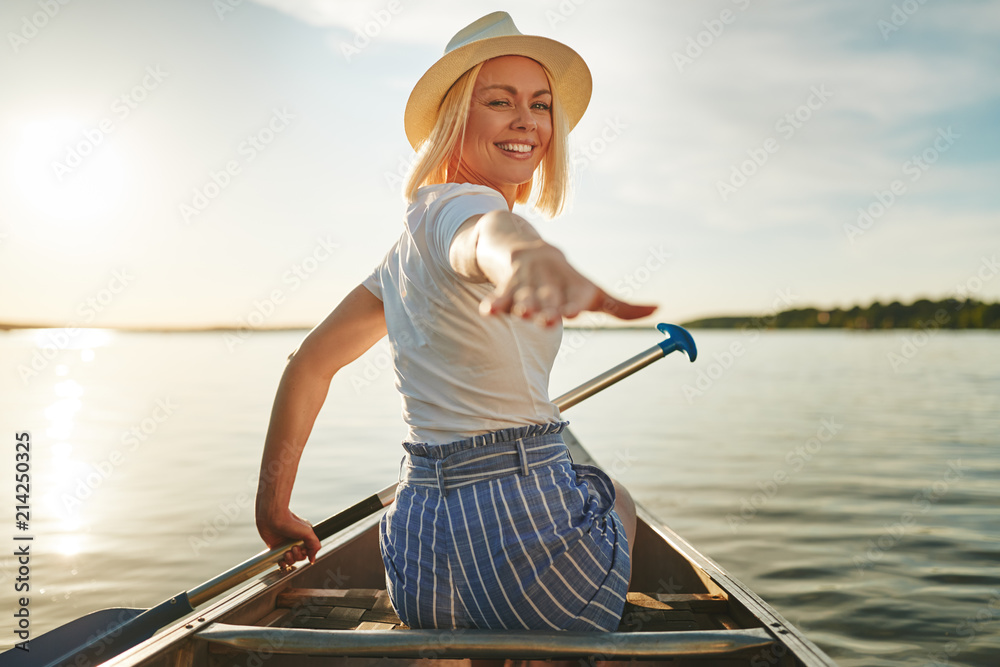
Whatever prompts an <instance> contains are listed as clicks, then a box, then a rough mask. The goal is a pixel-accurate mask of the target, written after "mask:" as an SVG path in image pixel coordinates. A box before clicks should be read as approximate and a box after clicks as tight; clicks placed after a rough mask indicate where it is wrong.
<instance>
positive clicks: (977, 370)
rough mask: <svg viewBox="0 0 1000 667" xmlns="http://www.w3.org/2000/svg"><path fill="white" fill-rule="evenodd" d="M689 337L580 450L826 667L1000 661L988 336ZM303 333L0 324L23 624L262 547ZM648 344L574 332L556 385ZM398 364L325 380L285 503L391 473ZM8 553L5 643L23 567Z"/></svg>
mask: <svg viewBox="0 0 1000 667" xmlns="http://www.w3.org/2000/svg"><path fill="white" fill-rule="evenodd" d="M693 333H694V335H695V338H696V340H697V342H698V346H699V352H700V357H699V359H698V361H697V362H696V363H694V364H690V363H688V361H687V360H686V358H684V357H683V356H682V355H680V354H674V355H671V356H670V357H668V358H667V359H665V360H663V361H660V362H658V363H657V364H655V365H653V366H652V367H650V368H648V369H646V370H644V371H642V372H641V373H639V374H637V375H635V376H633V377H631V378H629V379H627V380H625V381H624V382H623V383H622V384H619V385H616V386H615V387H612V388H610V389H608V390H606V391H604V392H603V393H601V394H599V395H597V396H595V397H593V398H591V399H588V400H587V401H586V402H585V403H584V404H581V405H579V406H577V407H575V408H572V409H571V410H569V411H567V413H566V416H567V418H568V419H569V420H570V421H571V428H572V429H573V431H574V433H575V434H576V435H577V437H578V438H580V440H581V441H582V442H583V444H584V445H585V446H587V447H588V449H589V450H590V451H591V453H592V454H593V455H594V456H595V458H597V459H598V461H601V462H602V463H603V464H604V465H605V467H606V468H607V469H609V470H610V471H611V472H612V474H613V475H614V476H616V477H617V478H619V479H620V480H622V481H623V482H625V484H626V485H627V486H628V487H629V488H630V489H631V491H632V493H633V495H634V496H635V497H636V499H637V500H638V501H639V502H640V503H642V504H643V505H645V506H646V507H647V508H648V509H649V510H651V511H652V512H653V513H654V514H656V515H658V516H659V517H660V518H661V519H663V520H664V521H665V522H666V523H668V524H669V525H670V526H671V527H673V528H674V529H675V530H677V531H678V532H680V533H681V534H682V535H684V536H685V537H686V538H687V539H688V540H689V541H691V542H692V543H693V544H694V545H695V546H697V547H698V548H699V549H700V550H702V551H703V552H704V553H705V554H706V555H708V556H710V557H711V558H713V559H715V560H716V561H718V562H719V563H720V564H721V565H722V566H723V567H725V568H727V569H728V570H729V571H730V572H731V573H732V574H734V575H735V576H736V577H738V578H740V579H742V580H743V581H744V582H746V583H747V584H748V585H749V586H750V587H751V588H753V589H754V590H755V591H757V592H758V593H759V594H760V595H761V596H762V597H763V598H764V599H765V600H767V601H768V602H769V603H771V604H772V605H773V606H774V607H775V608H776V609H777V610H778V611H779V612H780V613H782V614H783V615H784V616H785V617H786V618H788V619H789V620H790V621H791V622H793V623H794V624H796V625H797V626H799V627H800V628H801V629H802V630H803V631H804V632H805V633H806V634H807V635H808V636H810V637H811V638H812V639H813V640H814V641H815V642H816V643H817V644H819V645H820V646H821V647H823V648H824V649H825V650H826V651H827V652H829V654H830V655H831V656H832V657H833V658H834V659H835V660H837V661H838V662H839V663H840V664H843V665H936V664H951V665H991V666H992V665H997V664H1000V335H997V334H996V333H988V332H940V333H936V334H933V335H928V334H926V333H920V332H913V331H893V332H877V333H872V332H819V331H806V332H798V331H794V332H793V331H779V332H764V333H760V334H758V333H757V332H753V331H749V332H740V331H694V332H693ZM302 335H303V333H302V332H268V333H264V332H258V333H253V334H251V335H249V336H248V337H245V338H240V337H237V336H234V335H233V334H225V333H191V334H188V333H184V334H152V333H150V334H142V333H120V332H112V331H83V332H79V333H78V334H76V335H72V336H67V335H65V332H59V331H15V332H8V333H0V371H2V373H3V374H2V375H0V411H2V412H0V426H2V429H0V433H2V434H3V437H4V438H5V439H6V441H7V444H6V445H5V446H4V448H3V451H4V452H5V457H6V459H7V460H6V461H5V462H4V463H3V464H2V467H0V469H2V470H4V471H6V472H4V474H3V475H2V478H3V479H6V480H7V482H6V484H7V485H8V486H7V488H6V489H2V491H3V495H4V501H3V507H4V508H5V509H4V511H3V513H2V514H3V516H4V517H7V519H8V520H10V521H11V523H10V524H8V525H9V526H10V527H9V528H8V529H7V530H6V531H3V532H4V533H6V536H2V535H0V540H10V542H9V543H8V544H10V545H13V544H14V542H13V539H12V538H13V536H14V535H15V534H19V531H18V530H16V529H15V527H14V525H13V511H14V510H13V504H14V501H13V500H12V496H14V492H15V489H14V484H13V481H12V474H11V473H12V471H13V469H14V465H15V461H14V434H15V433H16V432H20V431H28V432H30V434H31V438H32V450H31V456H32V459H31V466H32V468H31V471H32V473H31V474H32V479H31V498H30V504H31V520H30V528H29V531H28V532H29V533H30V534H32V535H34V538H35V539H34V542H33V543H32V561H31V573H30V577H31V580H30V585H31V592H30V595H31V603H30V609H31V622H32V624H31V629H32V636H37V635H39V634H41V633H42V632H44V631H45V630H48V629H51V628H52V627H55V626H58V625H60V624H62V623H64V622H66V621H69V620H71V619H73V618H75V617H77V616H79V615H81V614H83V613H86V612H88V611H91V610H93V609H97V608H102V607H111V606H138V607H146V606H152V605H154V604H156V603H158V602H160V601H162V600H163V599H165V598H168V597H170V596H171V595H173V594H174V593H177V592H179V591H182V590H186V589H188V588H191V587H193V586H195V585H197V584H199V583H201V582H202V581H204V580H206V579H209V578H210V577H212V576H213V575H215V574H217V573H218V572H220V571H222V570H223V569H225V568H228V567H230V566H232V565H234V564H236V563H238V562H240V561H242V560H243V559H245V558H246V557H248V556H250V555H252V554H253V553H255V552H257V551H258V550H259V549H260V548H261V546H262V545H261V544H260V543H259V542H258V538H257V536H256V532H255V530H254V527H253V513H252V497H253V493H254V489H255V474H256V471H257V467H258V464H259V460H260V452H261V447H262V442H263V437H264V433H265V430H266V427H267V420H268V415H269V411H270V406H271V401H272V399H273V396H274V390H275V388H276V387H277V383H278V378H279V376H280V374H281V370H282V367H283V364H284V359H285V357H286V356H287V354H288V352H289V351H291V350H292V349H293V348H294V347H295V345H296V344H297V342H298V340H299V339H300V338H301V337H302ZM53 336H55V337H56V338H57V340H54V341H53ZM59 336H64V337H63V338H59ZM659 338H660V335H659V334H658V333H657V332H655V331H653V330H650V331H649V332H645V331H596V332H592V331H567V332H566V336H565V339H564V349H563V353H562V354H561V355H560V358H559V361H558V364H557V366H556V368H555V370H554V372H553V377H552V383H551V386H552V392H553V394H554V395H555V394H558V393H561V392H562V391H564V390H566V389H569V388H571V387H573V386H575V385H576V384H578V383H580V382H582V381H584V380H586V379H588V378H590V377H592V376H594V375H596V374H598V373H599V372H601V371H603V370H605V369H607V368H608V367H610V366H612V365H614V364H616V363H618V362H619V361H621V360H623V359H625V358H627V357H629V356H631V355H633V354H635V353H637V352H639V351H641V350H644V349H646V348H647V347H649V346H650V345H652V344H654V343H656V342H658V340H659ZM387 361H388V356H387V353H386V348H385V347H384V343H383V344H380V345H379V346H376V347H375V348H373V350H372V351H370V352H369V353H368V354H367V355H366V356H365V357H364V358H362V359H361V360H359V361H358V362H356V363H355V364H354V365H352V366H350V367H348V368H347V369H345V370H344V371H343V372H342V373H341V374H340V375H339V376H338V377H337V378H335V380H334V383H333V386H332V388H331V391H330V396H329V398H328V400H327V404H326V407H325V408H324V410H323V412H322V413H321V415H320V418H319V420H318V422H317V425H316V428H315V430H314V432H313V436H312V439H311V441H310V445H309V447H308V448H307V449H306V454H305V458H304V461H303V464H302V466H301V468H300V475H299V480H298V482H297V485H296V491H295V494H294V497H293V509H294V510H295V511H296V512H298V513H299V514H300V515H302V516H305V517H307V518H309V519H311V520H313V521H318V520H320V519H322V518H325V517H326V516H328V515H330V514H333V513H334V512H336V511H337V510H338V509H341V508H343V507H346V506H347V505H349V504H351V503H353V502H355V501H356V500H358V499H359V498H360V497H362V496H363V495H368V494H370V493H372V492H374V491H376V490H378V489H381V488H383V487H385V486H386V485H388V484H389V483H391V482H392V481H394V480H395V476H396V472H397V468H398V461H399V456H400V454H401V450H400V449H399V446H398V442H399V440H400V438H401V437H402V435H403V433H404V430H403V426H402V422H401V421H400V418H399V399H398V397H397V396H396V394H395V390H394V389H393V386H392V377H391V376H392V373H391V372H390V371H387V370H385V366H386V362H387ZM32 364H34V368H33V371H32V374H28V373H25V372H24V370H25V369H30V368H32ZM19 368H20V371H19ZM6 508H10V509H6ZM11 551H12V549H9V548H3V549H2V553H5V554H9V553H10V552H11ZM0 563H2V569H0V592H2V597H0V604H2V609H3V611H4V613H3V618H4V619H5V620H4V621H3V622H2V623H0V645H4V646H9V645H10V644H12V641H13V627H12V616H11V612H12V611H13V610H14V608H15V601H14V584H15V577H16V569H15V563H14V560H13V559H12V558H11V557H10V556H5V557H4V558H2V559H0Z"/></svg>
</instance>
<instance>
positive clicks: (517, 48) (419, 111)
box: [403, 12, 592, 149]
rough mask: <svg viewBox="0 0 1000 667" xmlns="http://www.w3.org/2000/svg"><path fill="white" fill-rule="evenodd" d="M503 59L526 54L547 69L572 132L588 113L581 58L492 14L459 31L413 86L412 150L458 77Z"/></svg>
mask: <svg viewBox="0 0 1000 667" xmlns="http://www.w3.org/2000/svg"><path fill="white" fill-rule="evenodd" d="M500 56H526V57H528V58H531V59H532V60H536V61H538V62H539V63H541V64H542V65H544V66H545V67H546V68H547V69H548V70H549V72H550V73H551V74H552V78H553V79H554V81H553V82H552V85H553V86H554V87H555V89H556V95H557V96H558V98H559V103H560V104H561V105H562V108H563V109H564V110H565V112H566V117H567V118H568V119H569V127H570V129H573V127H574V126H575V125H576V124H577V122H578V121H579V120H580V118H581V117H582V116H583V112H584V111H586V110H587V104H588V103H589V102H590V92H591V88H592V82H591V78H590V70H589V69H588V68H587V64H586V63H585V62H583V58H581V57H580V55H579V54H578V53H577V52H576V51H574V50H573V49H571V48H569V47H568V46H566V45H565V44H561V43H559V42H557V41H555V40H553V39H548V38H546V37H537V36H535V35H522V34H521V32H520V31H519V30H518V29H517V27H516V26H515V25H514V21H513V19H511V18H510V14H508V13H507V12H493V13H492V14H487V15H486V16H484V17H482V18H481V19H479V20H477V21H475V22H473V23H471V24H469V25H467V26H466V27H464V28H462V29H461V30H459V31H458V33H457V34H456V35H455V36H454V37H452V38H451V41H450V42H448V46H446V47H445V49H444V55H443V56H442V57H441V59H440V60H438V61H437V62H436V63H434V64H433V65H431V68H430V69H429V70H427V72H425V73H424V75H423V76H422V77H420V80H419V81H417V85H416V86H414V87H413V91H412V92H411V93H410V99H409V100H407V102H406V113H405V114H404V115H403V123H404V125H405V127H406V138H407V139H409V141H410V145H411V146H413V148H414V149H415V148H417V147H418V146H419V145H420V143H421V142H422V141H423V140H424V139H426V138H427V137H428V136H429V135H430V133H431V130H432V129H434V123H435V122H436V121H437V113H438V108H439V107H440V106H441V102H443V101H444V96H445V95H446V94H447V93H448V90H449V89H450V88H451V86H452V84H454V83H455V81H456V80H458V77H460V76H462V74H464V73H465V72H466V71H468V70H469V69H471V68H472V67H474V66H476V65H478V64H479V63H481V62H484V61H486V60H489V59H490V58H497V57H500Z"/></svg>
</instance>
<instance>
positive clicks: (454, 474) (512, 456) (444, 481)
mask: <svg viewBox="0 0 1000 667" xmlns="http://www.w3.org/2000/svg"><path fill="white" fill-rule="evenodd" d="M567 423H568V422H554V423H552V424H532V425H530V426H523V427H515V428H508V429H502V430H499V431H493V432H491V433H484V434H482V435H476V436H472V437H470V438H466V439H465V440H459V441H456V442H452V443H448V444H447V445H425V444H423V443H403V448H404V449H405V450H406V456H404V457H403V461H402V464H401V466H400V474H399V481H400V482H404V483H407V484H412V485H415V486H430V487H437V488H438V489H439V490H440V491H441V493H442V494H446V493H447V490H448V489H455V488H459V487H462V486H467V485H469V484H475V483H476V482H481V481H484V480H488V479H495V478H498V477H505V476H507V475H513V474H518V473H519V474H521V475H525V476H526V475H528V474H529V473H530V471H531V470H532V469H533V468H538V467H540V466H545V465H551V464H554V463H561V462H572V459H571V458H570V455H569V450H568V449H567V448H566V444H565V443H564V442H563V438H562V431H563V429H565V428H566V425H567Z"/></svg>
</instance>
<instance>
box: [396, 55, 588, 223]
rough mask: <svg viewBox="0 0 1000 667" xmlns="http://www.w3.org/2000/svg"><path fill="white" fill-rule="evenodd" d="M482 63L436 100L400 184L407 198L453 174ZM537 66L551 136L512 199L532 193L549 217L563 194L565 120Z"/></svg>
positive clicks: (566, 185) (565, 190)
mask: <svg viewBox="0 0 1000 667" xmlns="http://www.w3.org/2000/svg"><path fill="white" fill-rule="evenodd" d="M482 68H483V63H479V64H478V65H476V66H475V67H473V68H472V69H470V70H468V71H467V72H465V73H464V74H463V75H462V76H460V77H458V79H457V80H456V81H455V83H454V84H452V86H451V88H450V89H449V90H448V93H447V95H445V97H444V101H442V102H441V106H440V108H439V109H438V115H437V120H436V121H435V122H434V129H432V130H431V133H430V135H428V137H427V138H426V139H424V141H423V142H422V143H421V144H420V146H419V148H418V150H417V157H416V159H415V160H414V163H413V167H412V168H411V169H410V173H409V175H408V176H407V179H406V183H405V184H404V189H403V194H404V196H405V197H406V200H407V201H408V202H413V201H414V200H416V198H417V190H418V189H419V188H422V187H424V186H425V185H435V184H438V183H448V182H449V180H450V178H451V177H453V176H454V174H450V173H449V167H450V165H451V163H452V158H453V157H454V155H455V152H456V150H458V151H461V146H462V140H463V139H464V137H465V127H466V124H467V122H468V119H469V107H470V105H471V103H472V92H473V90H474V89H475V85H476V78H477V77H478V76H479V70H481V69H482ZM542 69H544V70H545V76H546V77H548V80H549V86H550V88H551V89H552V111H551V113H552V138H551V139H550V140H549V147H548V150H547V151H546V152H545V156H544V157H543V158H542V161H541V162H540V163H539V165H538V168H537V169H536V170H535V173H534V174H533V175H532V177H531V179H529V180H528V181H527V182H525V183H522V184H520V185H518V186H517V192H516V195H515V198H514V201H515V202H516V203H518V204H526V203H528V202H529V200H531V199H532V194H534V199H533V201H532V203H531V205H532V206H533V207H534V208H535V210H537V211H538V212H539V213H541V214H542V215H545V216H546V217H549V218H553V217H555V216H557V215H559V213H560V212H561V211H562V209H563V206H564V205H565V203H566V200H567V198H568V195H569V147H568V143H569V121H568V120H567V118H566V113H565V112H564V111H563V109H562V106H561V105H560V103H559V98H558V96H557V95H556V91H555V86H554V85H553V84H552V75H551V74H550V73H549V71H548V70H547V69H545V67H544V66H542ZM536 179H537V181H538V188H537V189H536V188H535V187H534V186H535V181H536Z"/></svg>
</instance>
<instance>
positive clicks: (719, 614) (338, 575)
mask: <svg viewBox="0 0 1000 667" xmlns="http://www.w3.org/2000/svg"><path fill="white" fill-rule="evenodd" d="M640 514H641V516H640V519H639V521H638V525H637V530H636V533H637V534H636V539H635V544H634V546H633V554H632V558H633V573H632V582H631V586H630V593H629V603H628V605H627V606H626V609H625V614H624V615H623V617H622V623H621V625H620V626H619V632H620V633H635V632H691V631H711V630H720V629H722V630H732V629H738V628H762V627H764V624H763V623H762V621H761V620H760V619H759V618H758V617H757V616H755V615H754V614H753V613H752V612H750V611H749V610H748V609H747V608H746V607H745V606H743V605H742V604H740V603H739V602H738V601H737V600H734V599H732V597H731V596H730V595H728V594H727V592H726V591H725V590H723V589H722V588H721V587H720V586H719V585H718V584H717V583H716V582H714V581H713V580H712V579H711V578H709V577H708V576H707V574H706V572H705V571H704V570H703V569H702V568H700V567H698V566H696V565H695V564H694V563H692V562H691V561H689V560H688V559H687V558H685V557H684V556H683V555H682V554H680V553H679V552H678V551H677V550H675V549H674V548H672V546H671V545H670V543H668V542H667V541H666V540H664V539H663V538H662V536H661V535H660V534H659V533H658V532H657V530H655V529H654V528H653V527H652V526H651V525H650V521H651V519H650V518H649V516H648V515H647V513H646V512H644V511H642V510H641V508H640ZM377 520H378V517H373V518H371V519H369V520H366V521H365V522H363V523H362V524H360V525H359V526H357V527H356V528H355V529H354V531H353V533H354V534H353V535H349V536H347V537H346V538H344V539H340V540H337V541H335V542H334V543H333V544H328V545H326V547H324V550H323V551H322V552H321V555H320V558H318V559H317V561H316V563H315V564H314V565H311V566H307V567H301V568H299V569H297V570H295V571H293V572H291V573H288V574H284V575H282V574H279V573H277V572H274V573H272V574H270V575H268V576H266V577H265V578H264V579H262V580H260V581H258V582H254V583H253V584H251V585H250V586H248V587H247V588H246V589H244V591H243V592H242V593H241V595H240V596H230V598H224V599H223V600H221V601H220V602H218V603H215V604H214V605H213V606H211V607H210V608H209V610H206V611H205V612H204V613H203V614H202V615H201V616H199V617H198V619H188V622H187V623H184V624H178V626H175V627H174V628H171V629H169V630H167V631H166V632H163V633H161V635H160V637H161V640H160V644H162V646H160V647H156V646H155V644H156V642H155V640H154V641H153V642H151V643H152V644H153V646H152V647H150V648H149V649H148V650H146V651H143V650H142V648H141V647H140V649H138V650H134V651H132V652H130V653H128V654H125V655H123V656H121V657H120V658H118V659H116V660H115V661H112V663H109V664H115V665H119V664H120V665H136V666H138V665H142V666H143V667H179V666H180V665H193V666H195V667H237V666H239V667H261V666H263V665H266V666H267V667H292V666H298V665H302V666H304V667H308V666H313V665H315V666H317V667H320V666H322V667H331V666H337V667H341V666H346V665H358V666H370V667H374V666H376V665H377V666H378V667H393V666H396V665H411V664H420V665H426V666H428V667H430V666H431V665H455V666H458V665H472V664H473V663H475V664H481V665H497V666H499V665H503V664H504V663H505V661H504V660H482V659H480V660H475V661H473V660H469V659H440V658H438V659H435V658H434V657H431V656H434V655H436V653H435V651H434V650H433V647H432V648H430V649H427V650H423V651H418V652H417V654H416V655H413V656H412V657H410V658H385V657H377V658H375V657H356V656H340V657H337V656H309V655H281V654H280V653H279V651H280V650H281V649H280V647H278V646H275V645H274V644H277V643H278V641H272V642H271V643H264V644H262V645H261V646H258V647H255V648H253V649H244V650H241V649H234V648H232V647H228V646H219V645H216V644H214V643H210V642H208V641H205V640H204V639H201V638H200V637H199V636H198V634H197V632H198V630H200V629H203V628H205V627H208V626H209V625H211V624H213V623H214V624H216V625H217V626H218V625H220V624H225V625H227V626H228V625H232V626H268V627H276V628H281V627H288V628H316V629H322V630H325V631H326V632H337V631H345V630H367V631H373V632H378V631H387V630H393V629H405V626H402V624H401V623H400V621H399V619H398V617H396V614H395V612H393V610H392V607H391V606H390V605H389V603H388V598H387V597H386V595H385V570H384V568H383V566H382V560H381V557H380V555H379V550H378V524H377ZM654 525H655V523H654ZM234 598H235V599H234ZM200 619H204V620H200ZM192 620H193V622H192ZM171 633H173V634H174V635H175V637H173V638H170V637H169V635H170V634H171ZM600 657H601V656H600V655H596V656H595V658H596V659H594V660H588V659H583V660H581V659H579V658H577V659H574V660H569V661H566V660H547V661H545V663H544V664H547V665H553V666H556V665H574V666H577V667H579V666H580V665H587V664H596V665H607V666H609V667H610V666H612V665H618V664H625V663H626V662H628V661H622V660H611V659H600ZM506 662H508V663H509V662H512V661H509V660H508V661H506ZM642 662H643V663H644V664H657V663H659V664H670V665H719V666H720V667H744V666H750V665H753V666H754V667H756V666H757V665H800V664H804V663H802V662H801V661H799V660H797V659H796V658H795V657H794V655H792V653H791V652H789V651H787V650H786V649H785V648H784V647H783V646H782V645H781V644H773V645H769V646H766V647H758V648H755V649H753V650H748V651H744V652H742V654H739V655H735V656H727V657H725V658H721V657H719V656H713V657H703V658H702V657H697V656H686V657H677V658H673V659H662V658H659V659H654V660H642Z"/></svg>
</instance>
